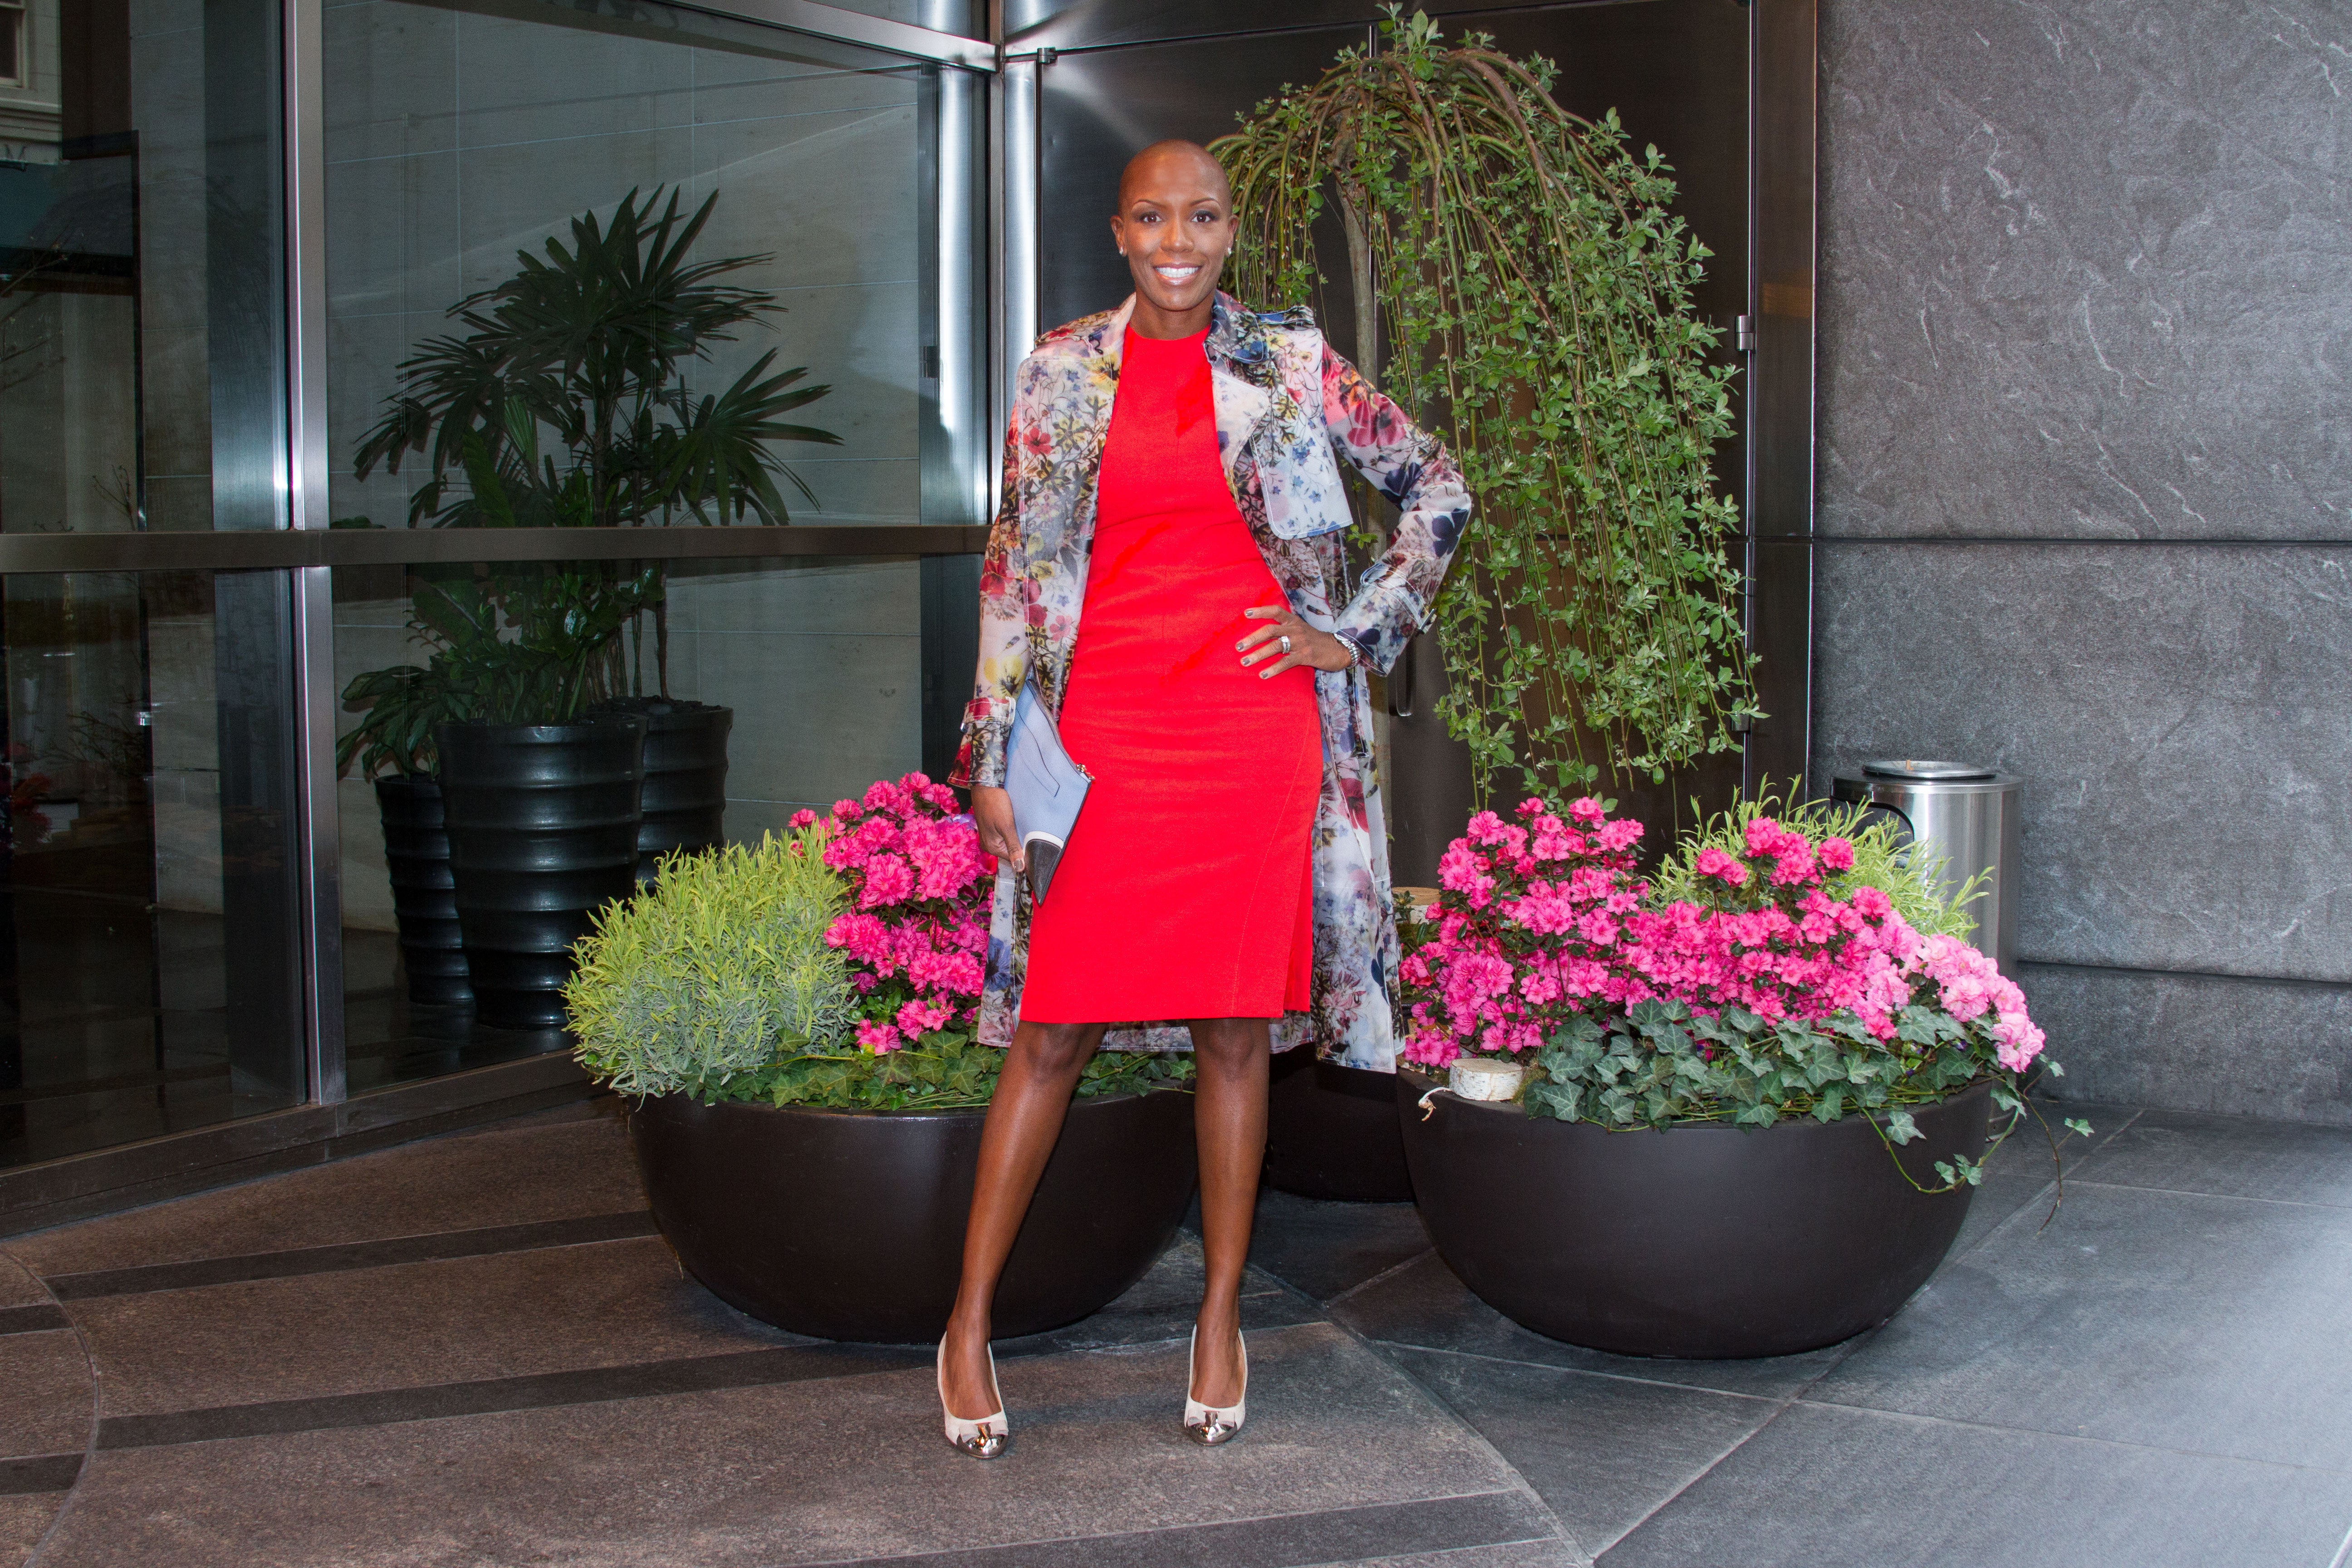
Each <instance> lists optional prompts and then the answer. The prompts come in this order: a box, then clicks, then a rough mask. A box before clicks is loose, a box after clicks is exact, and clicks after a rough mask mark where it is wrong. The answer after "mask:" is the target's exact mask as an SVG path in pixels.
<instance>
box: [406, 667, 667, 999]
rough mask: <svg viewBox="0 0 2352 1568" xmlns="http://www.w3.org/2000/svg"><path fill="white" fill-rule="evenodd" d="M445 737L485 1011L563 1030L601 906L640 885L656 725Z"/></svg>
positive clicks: (450, 804) (606, 724) (501, 730)
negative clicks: (583, 946) (569, 986)
mask: <svg viewBox="0 0 2352 1568" xmlns="http://www.w3.org/2000/svg"><path fill="white" fill-rule="evenodd" d="M434 739H435V743H436V745H437V746H438V747H439V748H440V753H441V795H442V800H443V805H444V808H445V810H446V814H447V818H448V827H449V866H450V870H451V873H452V876H453V879H454V880H455V882H456V884H457V888H456V890H457V920H458V924H459V926H460V927H461V928H462V929H463V931H464V932H465V939H466V968H467V973H468V975H469V977H470V979H471V981H472V984H473V988H474V1008H475V1011H474V1016H475V1018H476V1019H477V1021H478V1022H480V1023H484V1024H488V1025H491V1026H494V1027H497V1028H501V1029H544V1028H549V1027H551V1026H556V1025H560V1024H562V1022H563V1017H564V1014H563V983H564V982H565V981H566V980H568V979H570V978H571V976H572V943H573V942H577V941H579V940H580V938H582V937H583V936H584V935H586V934H587V931H588V915H589V911H590V910H594V909H597V908H599V907H601V906H603V905H604V904H606V903H609V902H611V901H612V900H614V899H625V898H627V897H628V896H629V894H630V893H631V892H633V891H634V890H635V888H636V885H637V823H638V817H639V816H640V813H641V810H642V807H641V805H640V803H639V797H640V792H641V790H642V789H643V786H644V783H645V739H646V721H644V720H643V719H642V718H639V717H637V716H636V715H635V714H620V713H598V714H592V715H590V716H588V717H587V718H584V719H582V720H580V721H577V722H575V723H571V724H443V725H441V726H439V727H438V728H437V729H436V731H435V732H434Z"/></svg>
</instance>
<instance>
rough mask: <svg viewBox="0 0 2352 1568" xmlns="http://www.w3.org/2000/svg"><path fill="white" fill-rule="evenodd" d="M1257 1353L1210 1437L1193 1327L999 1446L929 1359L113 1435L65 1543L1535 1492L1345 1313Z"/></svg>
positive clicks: (499, 1544)
mask: <svg viewBox="0 0 2352 1568" xmlns="http://www.w3.org/2000/svg"><path fill="white" fill-rule="evenodd" d="M1250 1352H1251V1369H1252V1380H1251V1388H1250V1393H1251V1401H1250V1426H1249V1429H1248V1431H1247V1432H1246V1433H1245V1434H1244V1436H1243V1438H1242V1439H1241V1440H1240V1441H1238V1442H1236V1443H1233V1444H1230V1445H1228V1446H1226V1447H1221V1448H1214V1449H1202V1448H1198V1447H1193V1446H1192V1444H1190V1443H1188V1442H1186V1441H1185V1440H1184V1438H1183V1437H1182V1436H1181V1434H1180V1433H1179V1432H1178V1430H1177V1416H1178V1414H1179V1412H1180V1410H1181V1402H1182V1391H1183V1375H1184V1374H1183V1355H1182V1352H1181V1350H1177V1349H1172V1348H1170V1349H1160V1350H1156V1351H1150V1352H1136V1353H1130V1354H1084V1355H1052V1356H1038V1357H1029V1358H1024V1359H1020V1360H1016V1361H1013V1362H1011V1363H1007V1364H1006V1365H1005V1366H1004V1368H1003V1384H1004V1394H1005V1398H1006V1401H1007V1405H1008V1407H1009V1409H1010V1411H1011V1416H1012V1421H1013V1450H1012V1452H1011V1454H1010V1455H1008V1456H1007V1458H1005V1459H1004V1460H1002V1461H999V1462H998V1463H995V1464H991V1465H980V1464H975V1463H973V1462H972V1461H971V1460H970V1459H967V1458H962V1457H961V1456H960V1455H958V1454H956V1453H954V1452H953V1451H951V1450H950V1448H949V1447H947V1446H946V1445H945V1444H943V1443H942V1442H940V1437H939V1426H938V1412H937V1408H936V1400H937V1396H936V1394H935V1393H934V1391H933V1384H932V1374H931V1372H930V1369H929V1367H923V1368H919V1369H913V1370H909V1371H907V1372H903V1373H878V1374H869V1375H866V1376H860V1377H854V1378H847V1379H840V1380H835V1381H828V1382H810V1383H799V1384H787V1385H782V1386H772V1387H760V1388H745V1389H732V1390H725V1391H718V1392H712V1393H708V1394H690V1395H681V1396H676V1397H669V1398H656V1399H642V1400H630V1401H621V1402H613V1403H606V1404H600V1405H583V1406H567V1407H562V1408H555V1409H541V1410H532V1411H522V1412H513V1413H508V1414H500V1415H480V1416H473V1417H467V1418H462V1419H457V1420H448V1421H436V1422H415V1423H404V1424H401V1425H398V1426H382V1427H372V1428H347V1429H342V1430H336V1431H320V1432H305V1433H297V1434H288V1435H284V1436H270V1437H256V1438H247V1439H234V1440H227V1441H221V1442H210V1443H194V1444H187V1445H183V1446H178V1447H155V1448H142V1449H134V1450H124V1451H119V1452H109V1453H101V1454H100V1455H98V1456H97V1457H96V1458H95V1459H93V1461H92V1462H91V1464H90V1466H89V1469H88V1470H87V1471H86V1473H85V1475H84V1479H83V1481H82V1485H81V1489H80V1490H79V1492H78V1493H77V1495H76V1500H75V1506H74V1509H73V1511H72V1512H71V1513H70V1514H69V1515H68V1516H67V1518H66V1520H65V1521H64V1523H63V1527H62V1529H61V1530H60V1531H59V1533H58V1536H57V1537H55V1538H54V1539H53V1540H52V1542H51V1543H50V1544H49V1546H48V1547H47V1550H46V1552H45V1554H44V1557H43V1568H77V1565H81V1564H101V1563H103V1564H109V1565H111V1564H115V1563H127V1562H137V1563H172V1564H173V1565H174V1568H208V1565H211V1564H222V1565H224V1568H226V1565H230V1564H234V1565H236V1568H247V1565H249V1564H256V1563H302V1564H306V1565H307V1564H319V1563H362V1562H365V1563H380V1562H400V1563H418V1564H425V1563H432V1564H439V1563H449V1564H456V1563H466V1564H506V1563H544V1562H562V1563H566V1564H571V1565H576V1568H604V1565H608V1564H648V1565H651V1564H660V1565H662V1568H672V1565H675V1564H679V1563H694V1564H696V1565H697V1568H737V1565H749V1564H754V1563H758V1564H783V1563H822V1562H829V1561H839V1560H843V1559H848V1560H853V1561H854V1560H856V1559H857V1558H860V1557H874V1556H885V1555H889V1554H892V1553H907V1552H937V1551H945V1550H950V1549H966V1548H971V1547H975V1546H985V1545H992V1544H1002V1543H1006V1542H1023V1541H1055V1540H1063V1539H1069V1538H1074V1537H1084V1536H1088V1535H1096V1534H1117V1533H1121V1532H1127V1531H1141V1530H1154V1529H1161V1528H1166V1527H1169V1526H1172V1525H1180V1524H1202V1523H1213V1522H1217V1521H1234V1520H1250V1519H1259V1518H1265V1517H1268V1516H1274V1515H1298V1514H1312V1513H1317V1512H1321V1511H1325V1510H1338V1509H1353V1508H1361V1507H1366V1506H1370V1505H1375V1504H1384V1503H1403V1502H1413V1501H1418V1500H1429V1499H1446V1498H1460V1497H1467V1496H1475V1495H1478V1494H1483V1493H1493V1492H1507V1493H1511V1494H1513V1495H1515V1496H1524V1494H1523V1493H1521V1492H1520V1491H1519V1489H1518V1488H1517V1483H1516V1481H1515V1479H1513V1477H1512V1476H1511V1474H1510V1472H1509V1471H1508V1470H1507V1468H1504V1467H1502V1466H1501V1465H1499V1464H1498V1463H1497V1462H1496V1459H1495V1458H1494V1457H1493V1454H1492V1452H1491V1450H1489V1449H1488V1448H1487V1447H1486V1445H1485V1444H1483V1443H1481V1442H1480V1441H1478V1440H1477V1438H1476V1437H1475V1436H1474V1435H1472V1434H1471V1433H1469V1432H1468V1431H1466V1430H1465V1428H1463V1427H1462V1426H1461V1425H1460V1424H1459V1423H1458V1422H1456V1421H1454V1419H1453V1418H1452V1416H1450V1415H1448V1414H1447V1413H1446V1412H1445V1411H1444V1408H1443V1407H1442V1406H1440V1405H1437V1404H1435V1403H1434V1402H1433V1401H1432V1400H1431V1399H1430V1398H1429V1396H1428V1395H1427V1394H1424V1393H1423V1392H1422V1391H1421V1389H1419V1388H1418V1387H1417V1386H1416V1385H1415V1384H1412V1382H1411V1381H1410V1380H1409V1379H1407V1378H1405V1377H1404V1376H1403V1375H1402V1374H1401V1373H1398V1372H1397V1371H1396V1370H1395V1369H1394V1368H1393V1367H1391V1366H1390V1365H1389V1364H1387V1363H1385V1362H1384V1361H1382V1360H1381V1358H1380V1357H1379V1356H1378V1355H1376V1354H1374V1353H1373V1352H1370V1350H1368V1349H1366V1348H1365V1347H1364V1346H1363V1345H1361V1344H1360V1342H1357V1341H1355V1340H1354V1339H1352V1338H1351V1337H1350V1336H1349V1335H1347V1334H1346V1333H1344V1332H1342V1331H1339V1330H1337V1329H1334V1328H1331V1327H1329V1326H1328V1325H1310V1326H1306V1327H1300V1328H1294V1329H1286V1330H1280V1331H1272V1332H1265V1333H1258V1334H1254V1335H1252V1337H1251V1345H1250ZM1489 1539H1492V1538H1491V1537H1490V1538H1489ZM1357 1555H1361V1554H1360V1553H1358V1554H1357ZM1328 1556H1329V1554H1328V1553H1326V1554H1324V1557H1323V1560H1326V1561H1328ZM1317 1560H1318V1559H1317V1558H1316V1557H1315V1556H1312V1555H1307V1556H1303V1557H1298V1558H1294V1559H1293V1561H1296V1562H1306V1563H1311V1562H1315V1561H1317Z"/></svg>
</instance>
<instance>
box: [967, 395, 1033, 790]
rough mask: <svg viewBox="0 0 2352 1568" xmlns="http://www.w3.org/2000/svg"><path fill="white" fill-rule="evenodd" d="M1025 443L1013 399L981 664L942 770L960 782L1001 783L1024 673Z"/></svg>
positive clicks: (988, 565)
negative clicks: (951, 766)
mask: <svg viewBox="0 0 2352 1568" xmlns="http://www.w3.org/2000/svg"><path fill="white" fill-rule="evenodd" d="M1026 446H1027V443H1026V442H1025V441H1024V438H1023V425H1022V417H1021V411H1020V408H1019V406H1018V405H1015V406H1014V409H1013V416H1012V418H1011V419H1010V420H1009V421H1008V422H1007V423H1006V426H1005V430H1004V502H1003V505H1002V506H1000V507H999V508H998V509H997V511H996V521H995V523H994V525H993V526H992V527H991V528H990V529H989V531H988V552H987V553H986V554H985V555H983V556H982V557H981V563H980V665H979V669H978V673H977V675H976V676H975V678H974V679H973V685H972V697H971V703H970V704H969V705H968V706H967V707H966V708H965V709H964V714H963V743H962V745H961V748H960V749H959V750H958V752H957V754H956V763H955V771H954V772H953V773H950V774H949V775H948V782H949V783H950V784H956V785H959V786H961V787H962V788H965V789H970V788H971V786H972V785H974V784H1003V782H1004V746H1005V741H1006V739H1007V737H1009V736H1010V735H1011V734H1012V732H1013V705H1014V704H1015V703H1016V702H1017V701H1019V700H1020V697H1021V687H1022V683H1023V682H1024V680H1025V679H1027V678H1028V673H1029V607H1028V592H1027V590H1028V583H1029V573H1028V566H1027V555H1026V550H1025V547H1024V544H1023V542H1022V537H1021V489H1022V487H1021V481H1020V473H1021V458H1022V454H1023V452H1024V449H1025V447H1026Z"/></svg>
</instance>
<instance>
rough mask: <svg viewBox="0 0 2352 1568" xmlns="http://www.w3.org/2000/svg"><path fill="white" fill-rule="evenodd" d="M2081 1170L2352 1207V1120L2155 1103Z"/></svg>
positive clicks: (2089, 1175) (2104, 1177)
mask: <svg viewBox="0 0 2352 1568" xmlns="http://www.w3.org/2000/svg"><path fill="white" fill-rule="evenodd" d="M2078 1173H2079V1175H2080V1177H2081V1179H2082V1180H2084V1181H2086V1182H2104V1183H2107V1184H2111V1185H2115V1186H2124V1187H2154V1188H2159V1189H2164V1190H2168V1191H2172V1192H2186V1193H2210V1194H2215V1195H2217V1196H2221V1197H2233V1198H2264V1199H2268V1200H2270V1201H2271V1202H2273V1203H2291V1204H2324V1205H2328V1206H2330V1207H2335V1208H2352V1128H2346V1127H2311V1126H2304V1125H2299V1124H2297V1123H2294V1122H2289V1121H2257V1120H2255V1119H2253V1118H2252V1117H2246V1116H2204V1115H2199V1114H2197V1113H2195V1112H2193V1111H2184V1110H2150V1111H2146V1112H2144V1113H2142V1114H2141V1115H2140V1116H2139V1117H2137V1119H2136V1120H2134V1121H2132V1123H2131V1125H2129V1126H2128V1127H2126V1128H2124V1129H2123V1130H2122V1131H2120V1132H2118V1133H2117V1134H2116V1136H2115V1137H2113V1138H2111V1139H2108V1140H2105V1142H2102V1143H2101V1144H2100V1146H2099V1149H2098V1152H2096V1153H2095V1154H2094V1155H2092V1156H2091V1157H2090V1158H2089V1159H2087V1160H2085V1161H2084V1163H2082V1164H2081V1166H2080V1167H2079V1168H2078Z"/></svg>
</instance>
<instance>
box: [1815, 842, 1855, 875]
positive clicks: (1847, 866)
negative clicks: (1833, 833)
mask: <svg viewBox="0 0 2352 1568" xmlns="http://www.w3.org/2000/svg"><path fill="white" fill-rule="evenodd" d="M1813 853H1814V855H1815V856H1816V857H1817V858H1819V859H1820V861H1821V863H1822V865H1824V866H1826V867H1828V868H1830V869H1831V870H1832V871H1851V870H1853V841H1852V840H1851V839H1845V838H1824V839H1822V842H1821V847H1819V848H1817V849H1815V850H1814V851H1813Z"/></svg>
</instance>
